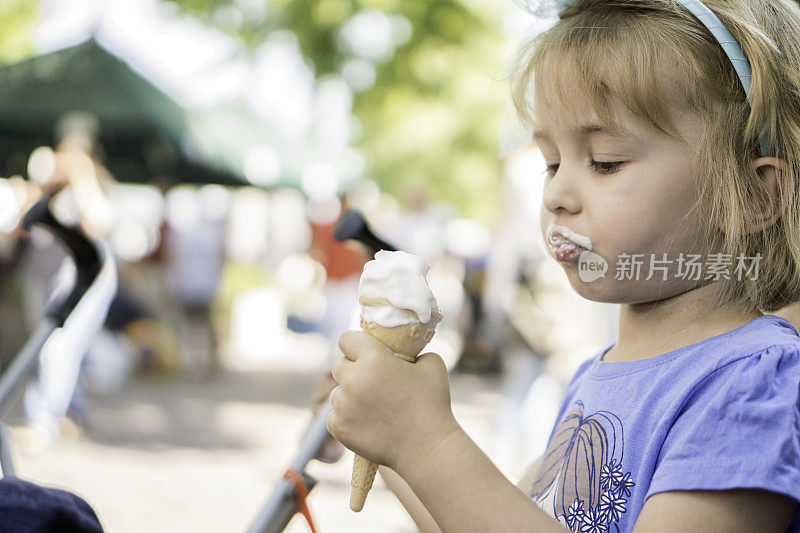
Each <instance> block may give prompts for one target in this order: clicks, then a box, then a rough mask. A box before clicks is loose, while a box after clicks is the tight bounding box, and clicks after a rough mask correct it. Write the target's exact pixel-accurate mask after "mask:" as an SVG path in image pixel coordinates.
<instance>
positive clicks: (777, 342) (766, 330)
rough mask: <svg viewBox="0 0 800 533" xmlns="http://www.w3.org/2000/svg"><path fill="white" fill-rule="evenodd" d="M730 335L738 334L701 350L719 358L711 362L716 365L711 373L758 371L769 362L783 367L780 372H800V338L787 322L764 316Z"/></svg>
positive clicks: (711, 358) (775, 317) (711, 343)
mask: <svg viewBox="0 0 800 533" xmlns="http://www.w3.org/2000/svg"><path fill="white" fill-rule="evenodd" d="M730 333H734V334H733V335H730V336H729V337H728V338H725V339H721V340H720V342H718V343H714V342H709V343H707V345H706V346H704V347H703V349H702V350H701V353H703V352H705V353H708V354H712V353H713V354H717V357H710V358H708V360H709V361H710V362H712V363H713V364H712V365H711V367H710V368H709V369H708V370H709V371H710V373H717V372H719V371H721V370H723V369H725V368H726V367H729V366H745V367H752V368H754V369H755V368H757V367H758V366H764V364H766V363H769V362H772V363H774V364H777V363H779V362H780V363H781V364H780V365H778V366H776V367H775V370H776V371H778V372H798V371H800V335H798V332H797V330H796V329H795V327H794V326H792V324H791V323H790V322H789V321H788V320H786V319H785V318H782V317H779V316H777V315H764V316H762V317H759V318H757V319H755V320H753V321H752V322H750V323H749V324H746V325H744V326H742V327H741V328H737V330H734V331H733V332H730ZM713 339H714V338H713V337H712V339H708V340H713ZM764 370H765V369H764Z"/></svg>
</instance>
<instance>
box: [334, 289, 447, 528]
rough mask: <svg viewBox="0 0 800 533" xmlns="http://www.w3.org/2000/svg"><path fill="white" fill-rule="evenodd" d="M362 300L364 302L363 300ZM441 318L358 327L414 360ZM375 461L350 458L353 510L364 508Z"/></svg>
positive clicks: (370, 323)
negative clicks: (394, 325) (386, 325)
mask: <svg viewBox="0 0 800 533" xmlns="http://www.w3.org/2000/svg"><path fill="white" fill-rule="evenodd" d="M362 303H363V302H362ZM441 319H442V314H441V313H440V312H439V311H434V312H433V313H432V315H431V319H430V320H429V321H428V322H426V323H424V324H422V323H415V324H408V325H403V326H396V327H385V326H381V325H380V324H375V323H372V322H366V321H364V320H362V321H361V329H362V330H364V332H365V333H367V334H369V335H370V336H372V337H374V338H376V339H378V340H379V341H381V342H382V343H383V344H385V345H386V346H387V347H388V348H389V349H390V350H391V351H392V352H393V353H394V354H395V355H396V356H397V357H399V358H401V359H403V360H405V361H408V362H409V363H413V362H415V361H416V360H417V356H418V355H419V353H420V352H421V351H422V349H423V348H424V347H425V345H427V344H428V342H430V340H431V338H432V337H433V334H434V331H435V330H436V324H438V323H439V321H440V320H441ZM377 470H378V465H377V464H375V463H373V462H372V461H370V460H368V459H364V458H363V457H361V456H360V455H356V456H355V459H354V460H353V475H352V477H351V480H350V509H352V510H353V511H355V512H359V511H361V509H363V508H364V502H365V501H366V499H367V494H369V491H370V489H371V488H372V483H373V482H374V481H375V472H377Z"/></svg>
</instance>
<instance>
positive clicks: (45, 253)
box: [19, 114, 117, 451]
mask: <svg viewBox="0 0 800 533" xmlns="http://www.w3.org/2000/svg"><path fill="white" fill-rule="evenodd" d="M57 131H58V136H59V138H60V141H59V144H58V147H57V149H56V150H55V152H53V151H50V150H49V149H47V148H43V149H39V150H38V153H37V152H36V151H35V152H34V153H33V154H32V155H31V162H30V164H29V167H30V173H31V178H32V179H34V180H36V181H37V182H38V183H40V184H42V195H52V196H53V199H52V200H51V208H52V209H53V212H54V214H55V215H56V217H57V218H59V220H60V222H62V223H63V224H65V225H70V224H77V225H79V226H80V228H81V230H82V231H83V232H84V233H85V234H86V235H87V236H89V237H90V238H92V239H95V240H98V239H103V238H105V237H106V235H107V234H108V231H109V229H110V225H111V223H112V216H111V210H110V209H109V206H108V202H107V200H106V193H105V191H106V190H108V188H110V187H112V186H113V183H114V181H113V178H112V177H111V176H110V174H108V172H107V171H106V170H105V168H104V167H103V165H102V163H101V162H100V158H101V155H100V153H99V146H98V145H97V142H96V138H97V124H96V122H95V121H94V120H93V118H92V117H90V116H87V115H80V114H76V115H68V116H66V117H64V118H63V119H62V120H61V122H60V123H59V125H58V128H57ZM37 159H38V161H37ZM43 160H44V161H45V163H44V164H42V162H41V161H43ZM31 203H32V202H31ZM20 268H21V269H22V272H23V274H22V275H23V276H25V278H26V279H28V280H30V282H29V283H27V284H26V290H27V292H26V295H25V299H24V300H25V303H26V306H27V309H26V317H27V320H28V321H29V322H30V324H29V328H32V327H34V326H33V324H34V323H35V322H36V321H38V320H39V319H41V317H42V316H43V315H44V311H45V308H46V306H47V305H49V304H48V302H49V301H52V300H55V299H57V298H60V297H63V296H64V295H65V293H66V291H68V290H69V288H70V287H71V286H72V283H73V278H74V275H75V266H74V264H73V263H72V260H71V259H70V258H69V257H68V256H67V254H66V252H65V251H64V250H63V249H62V248H61V247H60V245H58V244H56V242H55V239H54V238H53V237H51V236H50V235H49V234H48V233H46V232H44V231H38V230H36V229H35V231H34V232H33V233H32V235H31V239H30V240H29V245H28V246H26V247H25V254H24V256H23V257H22V258H21V260H20ZM116 284H117V278H116V272H114V273H113V275H112V274H111V273H109V274H105V273H101V276H99V278H98V281H97V284H96V286H93V290H92V291H90V293H87V297H86V301H87V304H86V305H84V306H82V307H79V308H77V309H76V312H75V313H73V316H71V317H70V322H69V327H68V324H65V327H64V328H59V329H58V330H56V332H54V334H53V335H52V336H51V337H50V339H49V340H48V342H47V343H46V344H45V346H44V347H43V348H42V351H41V353H40V363H39V370H38V373H37V375H36V377H35V378H34V379H33V380H31V382H30V383H29V384H28V386H27V387H26V389H25V396H24V407H25V416H26V419H27V425H26V426H25V427H24V428H20V431H19V435H20V436H21V438H22V440H23V441H24V445H27V449H28V450H29V451H39V450H41V449H43V448H45V447H47V446H48V445H49V444H50V443H51V442H52V441H53V440H55V439H57V438H58V437H59V436H60V434H61V432H62V429H64V428H66V429H67V430H68V431H70V432H74V431H75V426H74V424H73V423H72V422H71V420H70V419H69V418H67V414H68V411H69V407H70V404H71V401H72V398H73V395H74V393H75V389H76V385H77V382H78V377H79V374H80V369H81V364H82V361H83V358H84V356H85V355H86V353H87V351H88V349H89V347H90V345H91V343H92V342H93V340H94V338H95V336H96V335H97V333H98V332H99V331H100V329H101V327H102V324H103V320H104V317H105V313H106V311H107V309H108V305H109V304H110V302H111V298H112V297H113V295H114V293H115V292H116Z"/></svg>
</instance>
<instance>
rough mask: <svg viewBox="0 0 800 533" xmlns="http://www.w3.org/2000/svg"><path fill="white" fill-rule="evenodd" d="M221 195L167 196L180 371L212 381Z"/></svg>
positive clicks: (221, 258)
mask: <svg viewBox="0 0 800 533" xmlns="http://www.w3.org/2000/svg"><path fill="white" fill-rule="evenodd" d="M220 189H221V188H220V187H218V186H213V185H206V186H203V187H201V188H200V189H197V190H196V189H194V188H192V187H188V186H181V187H176V188H173V189H172V190H171V191H170V193H169V194H168V195H167V224H168V225H167V229H166V232H165V233H166V234H165V236H164V246H165V255H166V267H167V279H168V283H169V289H170V293H171V295H172V297H173V299H174V302H175V304H176V306H177V313H176V314H177V316H176V317H175V318H176V319H177V326H176V330H177V334H178V337H179V339H180V344H181V349H182V352H183V356H184V365H185V368H186V370H187V372H188V374H189V375H190V376H193V377H198V378H209V377H211V376H212V375H213V374H214V373H215V372H216V371H217V370H218V367H219V360H218V346H217V335H216V332H215V328H214V324H213V322H212V316H211V311H212V306H213V304H214V302H215V298H216V295H217V290H218V289H219V285H220V281H221V279H222V272H223V267H224V265H225V222H226V213H227V211H226V210H227V197H226V196H225V195H224V194H221V191H220Z"/></svg>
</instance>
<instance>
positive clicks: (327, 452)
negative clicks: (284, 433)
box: [300, 370, 344, 464]
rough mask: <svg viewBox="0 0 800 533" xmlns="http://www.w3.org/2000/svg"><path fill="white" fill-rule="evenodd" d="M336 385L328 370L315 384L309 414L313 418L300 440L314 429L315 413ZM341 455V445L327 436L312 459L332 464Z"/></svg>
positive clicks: (342, 450)
mask: <svg viewBox="0 0 800 533" xmlns="http://www.w3.org/2000/svg"><path fill="white" fill-rule="evenodd" d="M336 385H337V384H336V380H334V379H333V374H331V371H330V370H328V371H327V372H326V373H325V375H324V376H322V378H321V379H320V380H319V381H318V382H317V385H316V387H315V388H314V391H313V393H312V396H311V414H312V415H313V416H312V418H311V420H310V421H309V423H308V426H306V429H305V431H304V432H303V437H302V438H301V439H300V440H305V437H306V435H308V432H309V431H311V430H312V429H313V428H314V424H315V423H316V421H317V420H316V419H317V413H318V412H319V410H320V409H321V408H322V406H323V405H325V404H326V403H327V401H328V397H329V396H330V394H331V391H332V390H333V389H334V388H335V387H336ZM342 455H344V446H342V444H341V443H340V442H339V441H337V440H336V439H334V438H333V437H331V436H328V437H327V438H326V439H325V442H324V443H323V445H322V448H320V450H319V452H318V453H317V455H316V456H315V457H314V459H316V460H318V461H321V462H323V463H328V464H332V463H335V462H337V461H338V460H339V459H341V458H342Z"/></svg>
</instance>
